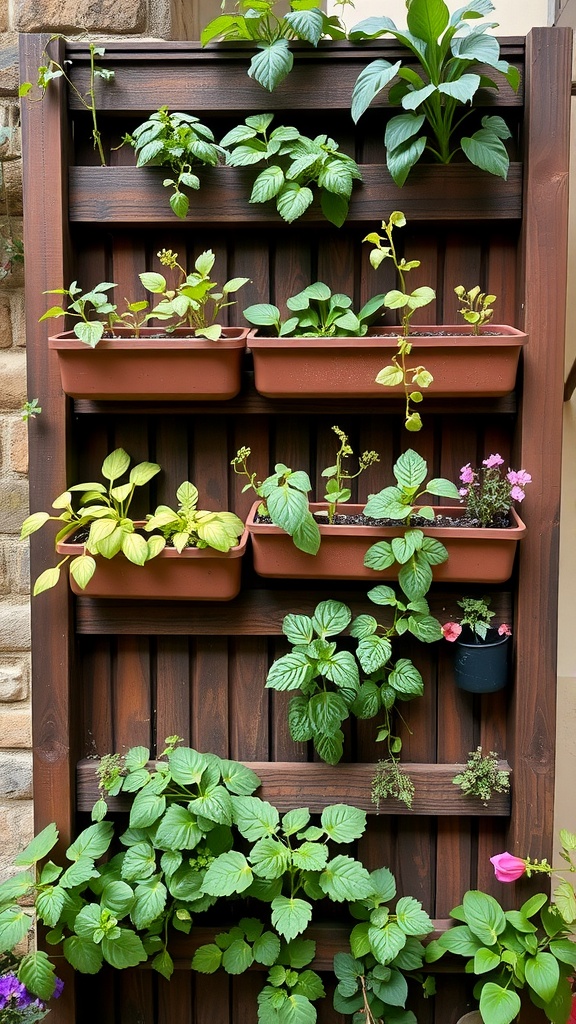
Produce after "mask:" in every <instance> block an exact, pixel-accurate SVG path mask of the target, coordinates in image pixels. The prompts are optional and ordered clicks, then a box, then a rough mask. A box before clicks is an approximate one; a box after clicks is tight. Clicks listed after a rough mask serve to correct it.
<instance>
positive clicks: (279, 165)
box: [220, 114, 362, 227]
mask: <svg viewBox="0 0 576 1024" xmlns="http://www.w3.org/2000/svg"><path fill="white" fill-rule="evenodd" d="M273 119H274V114H254V115H252V116H251V117H247V118H246V120H245V122H244V124H240V125H237V126H236V127H235V128H232V130H231V131H229V132H228V133H227V134H226V135H225V136H224V138H223V139H221V141H220V145H221V146H223V147H224V148H225V149H226V150H227V154H226V163H228V164H230V165H231V166H232V167H246V166H252V165H255V164H261V163H265V164H266V167H265V169H264V170H263V171H261V173H260V174H259V175H258V177H257V178H256V180H255V182H254V185H253V188H252V193H251V195H250V202H251V203H266V202H268V201H269V200H272V199H273V200H274V201H275V203H276V209H277V211H278V213H279V214H280V216H281V217H282V219H283V220H285V221H287V222H288V223H289V224H291V223H292V222H293V221H295V220H297V219H298V217H301V216H302V214H303V213H305V212H306V210H307V209H308V207H309V206H310V204H311V203H312V201H313V199H314V192H313V187H314V186H316V188H317V189H318V190H319V193H320V206H321V208H322V213H323V214H324V216H325V217H326V219H327V220H329V221H330V223H331V224H335V225H336V227H341V226H342V224H343V223H344V221H345V220H346V217H347V215H348V205H349V202H350V196H351V194H352V187H353V185H354V181H361V180H362V176H361V174H360V169H359V167H358V165H357V163H356V162H355V160H353V159H352V157H350V156H346V154H345V153H341V152H340V150H339V148H338V143H337V142H335V141H334V139H331V138H330V137H329V136H328V135H317V136H316V137H315V138H314V139H309V138H308V137H307V136H306V135H301V134H300V132H299V130H298V129H297V128H290V127H284V126H283V125H282V126H280V127H278V128H275V129H274V130H273V131H272V132H270V134H268V128H269V127H270V124H271V122H272V121H273Z"/></svg>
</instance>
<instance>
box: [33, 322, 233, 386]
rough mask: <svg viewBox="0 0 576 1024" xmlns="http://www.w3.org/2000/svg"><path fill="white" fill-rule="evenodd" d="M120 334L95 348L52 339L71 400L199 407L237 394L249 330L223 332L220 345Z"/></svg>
mask: <svg viewBox="0 0 576 1024" xmlns="http://www.w3.org/2000/svg"><path fill="white" fill-rule="evenodd" d="M117 330H118V334H119V335H121V336H120V337H118V338H103V339H102V341H100V342H99V343H98V345H97V346H96V348H94V349H92V348H90V347H89V346H88V345H84V343H83V342H81V341H79V340H78V338H77V337H76V335H75V334H74V332H73V331H66V332H65V333H64V334H58V335H55V336H54V337H52V338H49V339H48V347H49V348H51V349H52V350H54V351H55V352H56V354H57V357H58V362H59V366H60V378H61V380H62V389H63V391H65V393H66V394H67V395H71V396H72V398H91V399H94V400H106V399H114V400H122V401H128V402H134V401H145V400H159V401H161V400H162V399H172V400H174V401H194V402H200V401H210V400H223V399H227V398H234V396H235V395H237V394H238V392H239V390H240V383H241V377H240V372H241V368H242V357H243V354H244V350H245V348H246V336H247V334H248V329H247V328H246V329H244V328H242V327H224V328H223V332H222V338H221V339H220V340H219V341H209V340H208V339H207V338H189V337H188V338H183V337H181V336H180V337H179V336H178V333H175V334H170V335H166V337H165V338H158V337H155V338H152V337H150V335H151V334H156V335H158V333H159V329H158V328H154V327H146V328H143V329H142V332H141V334H142V336H141V337H140V338H134V337H133V336H131V335H130V332H129V331H128V330H127V328H118V329H117ZM160 330H161V328H160ZM180 334H182V331H180Z"/></svg>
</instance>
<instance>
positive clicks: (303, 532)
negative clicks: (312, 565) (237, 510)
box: [230, 447, 321, 555]
mask: <svg viewBox="0 0 576 1024" xmlns="http://www.w3.org/2000/svg"><path fill="white" fill-rule="evenodd" d="M251 454H252V452H251V449H250V448H247V447H243V448H239V449H238V451H237V452H236V455H235V456H234V458H233V459H232V460H231V462H230V465H231V466H232V468H233V469H234V472H235V473H236V475H237V476H245V477H246V478H247V480H248V483H247V484H245V485H244V487H243V488H242V493H243V494H244V493H245V492H246V491H249V490H253V491H254V493H255V494H256V495H257V496H258V497H259V498H262V502H261V504H260V505H259V506H258V515H259V516H269V517H270V519H271V520H272V522H273V523H274V526H278V527H279V528H280V529H281V530H284V532H285V533H287V534H288V536H289V537H292V540H293V541H294V544H295V546H296V547H297V548H298V550H299V551H304V552H305V553H306V554H308V555H316V554H317V553H318V549H319V547H320V539H321V538H320V530H319V529H318V524H317V522H316V520H315V519H314V516H313V515H312V513H311V511H310V506H309V502H308V494H309V492H310V491H311V490H312V484H311V483H310V477H309V476H308V474H307V473H305V472H304V471H303V470H294V471H293V470H291V469H290V468H289V467H288V466H285V465H284V463H283V462H278V463H276V465H275V466H274V472H273V473H272V474H271V475H270V476H267V477H266V479H265V480H257V474H256V473H251V472H250V470H249V468H248V459H249V458H250V455H251Z"/></svg>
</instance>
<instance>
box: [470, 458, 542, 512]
mask: <svg viewBox="0 0 576 1024" xmlns="http://www.w3.org/2000/svg"><path fill="white" fill-rule="evenodd" d="M503 465H504V459H503V458H502V456H501V455H498V453H496V454H494V455H489V456H488V458H487V459H483V460H482V466H481V468H480V469H472V467H471V465H470V463H469V462H467V463H466V465H465V466H462V469H461V470H460V480H461V482H462V483H463V484H464V485H465V486H464V487H461V488H460V491H459V493H460V496H461V497H462V498H466V512H467V513H468V515H469V516H470V517H471V518H472V519H476V520H479V522H480V523H481V525H482V526H490V525H491V524H493V523H494V520H495V519H497V517H498V516H502V515H506V514H507V513H508V512H509V510H510V506H511V504H512V502H513V501H523V500H524V498H525V497H526V492H525V490H524V488H525V487H526V484H529V483H531V482H532V477H531V476H530V473H527V472H526V470H524V469H518V470H515V469H508V472H507V473H506V475H505V476H504V477H503V476H502V470H501V466H503Z"/></svg>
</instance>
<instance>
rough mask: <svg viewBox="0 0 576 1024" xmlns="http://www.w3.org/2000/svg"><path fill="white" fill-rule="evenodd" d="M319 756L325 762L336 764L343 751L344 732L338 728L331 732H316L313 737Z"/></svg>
mask: <svg viewBox="0 0 576 1024" xmlns="http://www.w3.org/2000/svg"><path fill="white" fill-rule="evenodd" d="M313 739H314V746H315V748H316V751H317V753H318V755H319V757H321V758H322V760H323V761H326V763H327V764H338V762H339V761H340V759H341V758H342V755H343V753H344V733H343V732H342V730H341V729H338V730H337V731H336V732H333V733H322V732H318V733H316V734H315V736H314V737H313Z"/></svg>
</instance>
